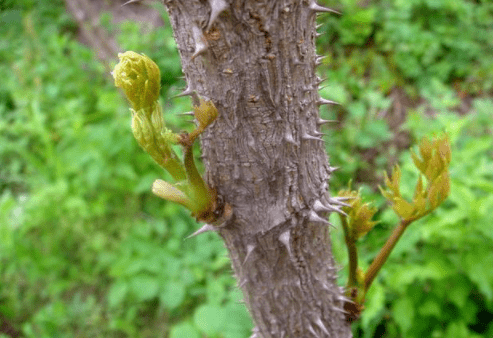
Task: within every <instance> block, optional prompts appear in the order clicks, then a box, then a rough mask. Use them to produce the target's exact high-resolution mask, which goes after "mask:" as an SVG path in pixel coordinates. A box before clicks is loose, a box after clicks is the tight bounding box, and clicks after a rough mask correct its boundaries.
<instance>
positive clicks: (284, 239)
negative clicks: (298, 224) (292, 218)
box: [279, 230, 292, 256]
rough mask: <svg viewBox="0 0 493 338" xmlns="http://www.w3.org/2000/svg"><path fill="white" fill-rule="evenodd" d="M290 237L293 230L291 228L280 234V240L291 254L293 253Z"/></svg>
mask: <svg viewBox="0 0 493 338" xmlns="http://www.w3.org/2000/svg"><path fill="white" fill-rule="evenodd" d="M290 239H291V232H290V230H286V231H284V232H283V233H282V234H281V235H280V236H279V241H280V242H281V243H282V244H284V246H285V247H286V249H287V250H288V254H289V256H292V255H291V244H290Z"/></svg>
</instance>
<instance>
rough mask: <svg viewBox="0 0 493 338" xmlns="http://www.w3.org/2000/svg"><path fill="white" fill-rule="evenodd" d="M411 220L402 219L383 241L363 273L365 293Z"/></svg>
mask: <svg viewBox="0 0 493 338" xmlns="http://www.w3.org/2000/svg"><path fill="white" fill-rule="evenodd" d="M412 221H413V220H402V221H401V222H400V224H399V225H398V226H397V227H396V228H395V229H394V231H393V232H392V234H391V235H390V237H389V238H388V239H387V242H385V244H384V246H383V247H382V249H380V252H379V253H378V255H377V257H375V259H374V260H373V262H372V263H371V265H370V267H369V268H368V270H367V272H366V274H365V283H364V286H365V293H366V292H367V291H368V289H369V288H370V286H371V284H372V283H373V280H374V279H375V277H376V276H377V274H378V272H379V271H380V269H381V268H382V266H383V265H384V264H385V262H386V261H387V258H389V256H390V253H391V252H392V249H394V247H395V245H396V244H397V241H398V240H399V238H401V236H402V234H403V233H404V230H406V229H407V227H408V225H409V224H411V222H412Z"/></svg>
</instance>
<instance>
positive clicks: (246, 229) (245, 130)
mask: <svg viewBox="0 0 493 338" xmlns="http://www.w3.org/2000/svg"><path fill="white" fill-rule="evenodd" d="M164 3H165V5H166V6H167V9H168V12H169V16H170V20H171V23H172V25H173V29H174V34H175V39H176V42H177V44H178V48H179V51H180V54H181V58H182V66H183V71H184V73H185V76H186V79H187V83H188V88H187V89H186V90H185V91H184V94H188V93H190V91H192V90H196V91H197V92H198V93H199V94H200V95H201V96H204V97H207V98H210V99H212V101H213V102H214V104H215V106H216V107H217V109H218V111H219V117H218V119H217V120H216V122H214V124H213V125H211V126H210V127H209V128H208V129H207V130H206V131H205V132H204V134H203V135H202V138H201V142H202V153H203V160H204V163H205V165H206V170H207V175H206V180H207V182H208V183H209V185H211V186H212V187H215V188H216V189H217V192H218V195H219V196H220V197H221V198H222V199H224V201H225V202H226V203H228V204H230V205H231V206H232V208H233V217H232V218H231V219H230V220H229V221H227V222H225V223H224V224H221V225H220V227H212V226H205V227H204V230H211V229H212V230H215V231H218V233H219V234H220V236H221V237H222V238H223V239H224V242H225V244H226V246H227V248H228V250H229V254H230V257H231V261H232V265H233V269H234V272H235V275H236V277H237V279H238V284H239V287H241V289H242V291H243V294H244V297H245V303H246V305H247V307H248V309H249V311H250V313H251V315H252V317H253V320H254V323H255V325H256V328H255V332H254V333H253V335H252V337H262V338H281V337H285V338H287V337H303V338H304V337H336V338H346V337H351V331H350V327H349V324H348V323H347V322H346V321H345V319H344V313H343V310H342V309H343V303H344V301H345V298H344V296H343V290H341V288H339V287H338V286H337V284H336V277H337V268H336V266H335V263H334V260H333V257H332V253H331V245H330V237H329V231H328V230H329V227H328V222H327V216H328V213H330V212H331V211H334V210H337V209H338V204H340V202H339V201H338V200H337V199H334V198H331V197H330V196H329V195H328V192H327V189H328V180H329V178H330V174H331V171H332V170H333V168H331V167H330V166H329V163H328V158H327V155H326V153H325V151H324V142H323V140H322V138H321V132H320V126H321V125H322V124H323V122H324V121H322V120H320V118H319V113H318V110H319V106H320V105H321V104H326V103H329V102H328V101H326V100H323V99H321V98H320V97H319V94H318V85H319V83H320V79H319V78H317V76H316V74H315V67H316V64H317V62H318V59H317V55H316V54H315V37H316V31H315V21H316V14H317V12H318V11H323V9H322V8H320V7H319V6H318V5H316V4H315V3H314V2H313V1H306V0H278V1H274V0H264V1H255V0H208V1H201V0H180V1H178V0H176V1H166V0H165V1H164Z"/></svg>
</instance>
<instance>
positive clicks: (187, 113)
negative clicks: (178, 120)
mask: <svg viewBox="0 0 493 338" xmlns="http://www.w3.org/2000/svg"><path fill="white" fill-rule="evenodd" d="M176 115H180V116H195V114H194V112H191V111H189V112H186V113H178V114H176Z"/></svg>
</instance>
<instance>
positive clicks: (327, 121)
mask: <svg viewBox="0 0 493 338" xmlns="http://www.w3.org/2000/svg"><path fill="white" fill-rule="evenodd" d="M335 122H338V121H336V120H324V119H318V121H317V125H319V126H320V125H323V124H327V123H335Z"/></svg>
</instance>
